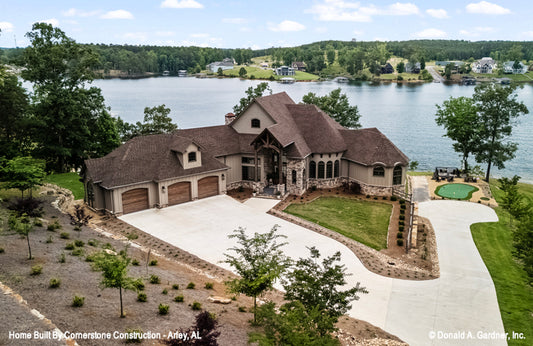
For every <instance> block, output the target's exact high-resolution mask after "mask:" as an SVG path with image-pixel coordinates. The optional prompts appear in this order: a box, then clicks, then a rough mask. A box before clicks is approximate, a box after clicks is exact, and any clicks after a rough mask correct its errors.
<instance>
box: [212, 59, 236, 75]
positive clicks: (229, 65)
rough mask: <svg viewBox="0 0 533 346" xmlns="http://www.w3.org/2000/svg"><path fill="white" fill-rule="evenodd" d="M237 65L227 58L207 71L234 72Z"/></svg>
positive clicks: (217, 62) (213, 64)
mask: <svg viewBox="0 0 533 346" xmlns="http://www.w3.org/2000/svg"><path fill="white" fill-rule="evenodd" d="M234 65H235V62H234V61H233V59H231V58H225V59H224V60H222V61H215V62H212V63H210V64H208V65H207V66H206V70H209V71H211V72H213V73H217V72H218V69H219V68H221V69H222V71H224V70H232V69H233V66H234Z"/></svg>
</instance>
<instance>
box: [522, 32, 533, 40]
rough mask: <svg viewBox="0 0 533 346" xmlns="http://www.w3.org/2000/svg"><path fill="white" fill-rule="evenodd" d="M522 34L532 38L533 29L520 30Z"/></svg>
mask: <svg viewBox="0 0 533 346" xmlns="http://www.w3.org/2000/svg"><path fill="white" fill-rule="evenodd" d="M522 35H524V36H525V37H529V38H533V30H531V31H524V32H522Z"/></svg>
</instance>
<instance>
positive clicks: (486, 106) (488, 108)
mask: <svg viewBox="0 0 533 346" xmlns="http://www.w3.org/2000/svg"><path fill="white" fill-rule="evenodd" d="M514 91H515V87H512V86H508V87H502V86H499V85H495V84H482V85H478V86H476V89H475V92H474V95H473V97H472V98H473V100H474V102H475V105H476V107H477V110H478V122H477V125H478V130H477V133H478V141H479V142H478V144H477V145H476V146H475V151H474V154H475V156H476V161H477V162H485V163H487V172H486V177H485V180H486V181H487V182H488V181H489V178H490V171H491V168H492V166H493V165H494V166H496V167H498V169H503V168H505V162H506V161H508V160H511V159H513V158H514V157H515V152H516V150H517V149H518V146H517V144H516V143H514V142H511V141H508V138H509V137H510V136H511V134H512V131H513V125H514V124H515V123H516V119H517V118H518V117H519V116H520V115H522V114H528V113H529V110H528V109H527V107H526V106H525V105H524V103H523V102H519V101H517V99H516V97H517V96H516V94H515V93H514Z"/></svg>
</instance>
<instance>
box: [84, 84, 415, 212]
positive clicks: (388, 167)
mask: <svg viewBox="0 0 533 346" xmlns="http://www.w3.org/2000/svg"><path fill="white" fill-rule="evenodd" d="M225 119H226V124H225V125H220V126H210V127H199V128H191V129H179V130H176V131H174V132H173V133H170V134H158V135H149V136H139V137H135V138H133V139H131V140H129V141H128V142H126V143H124V144H123V145H122V146H120V147H118V148H117V149H115V150H114V151H112V152H111V153H109V154H108V155H106V156H104V157H101V158H97V159H89V160H86V161H85V165H86V168H87V170H86V175H85V182H84V184H85V202H86V203H87V204H88V205H89V206H91V207H92V208H94V209H98V210H105V211H107V212H110V213H113V214H115V215H121V214H126V213H131V212H135V211H139V210H143V209H148V208H155V207H157V208H164V207H167V206H171V205H175V204H179V203H185V202H188V201H192V200H196V199H200V198H205V197H209V196H215V195H218V194H224V193H225V192H226V191H227V190H230V189H235V188H238V187H241V186H242V187H247V188H252V189H253V190H254V191H257V192H263V191H264V190H265V188H266V187H268V186H270V188H269V189H268V190H270V191H271V190H272V189H275V191H279V193H280V194H281V195H285V194H286V193H290V194H295V195H301V194H303V193H304V192H305V191H306V190H307V189H308V188H310V187H317V188H331V187H337V186H341V185H342V184H343V183H346V182H355V183H358V184H359V186H360V188H361V192H362V193H364V194H371V195H390V194H391V193H392V189H393V188H394V187H396V188H401V189H403V188H404V185H403V184H404V181H405V174H406V169H407V165H408V163H409V160H408V158H407V156H405V155H404V154H403V153H402V152H401V151H400V150H399V149H398V148H397V147H396V146H395V145H394V144H393V143H392V142H391V141H390V140H389V139H388V138H387V137H386V136H385V135H384V134H382V133H381V132H380V131H379V130H378V129H376V128H367V129H358V130H354V129H347V128H344V127H342V126H341V125H340V124H339V123H337V122H336V121H335V120H333V118H331V117H330V116H329V115H327V114H326V113H324V112H323V111H322V110H320V109H319V108H318V107H316V106H315V105H305V104H296V103H295V102H294V101H293V100H292V99H291V98H290V97H289V96H288V95H287V94H286V93H285V92H282V93H278V94H274V95H269V96H264V97H260V98H257V99H255V100H254V101H253V102H252V103H251V104H250V105H249V106H248V107H247V108H246V109H245V110H244V111H243V112H242V113H241V114H240V115H238V116H236V117H235V116H234V115H233V114H226V115H225Z"/></svg>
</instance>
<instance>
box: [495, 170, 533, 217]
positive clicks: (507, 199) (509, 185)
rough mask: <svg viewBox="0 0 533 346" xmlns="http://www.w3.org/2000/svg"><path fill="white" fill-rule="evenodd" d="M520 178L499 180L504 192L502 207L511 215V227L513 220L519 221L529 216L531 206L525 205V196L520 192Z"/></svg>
mask: <svg viewBox="0 0 533 346" xmlns="http://www.w3.org/2000/svg"><path fill="white" fill-rule="evenodd" d="M519 180H520V177H519V176H517V175H515V176H513V177H512V178H511V179H509V178H506V177H503V178H500V179H498V182H499V183H500V189H501V190H502V191H503V193H504V196H503V198H502V203H501V204H500V205H501V207H502V208H503V209H505V210H507V212H508V213H509V226H511V225H512V219H513V218H514V219H516V220H519V219H520V218H522V217H523V216H525V215H526V214H527V212H528V211H529V209H530V206H529V205H527V203H525V200H524V196H523V195H522V194H520V193H519V192H518V181H519Z"/></svg>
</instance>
